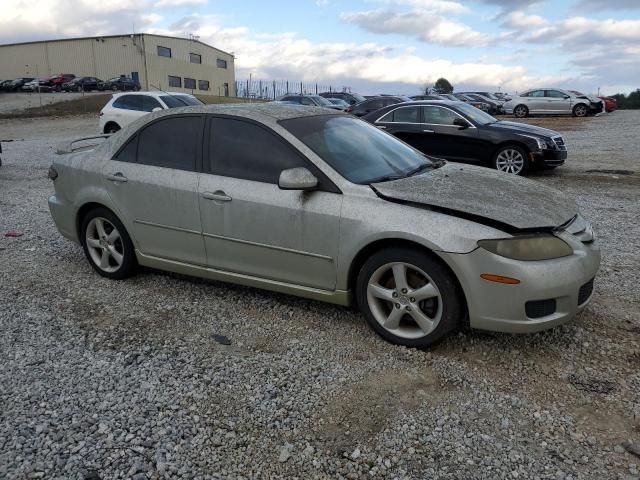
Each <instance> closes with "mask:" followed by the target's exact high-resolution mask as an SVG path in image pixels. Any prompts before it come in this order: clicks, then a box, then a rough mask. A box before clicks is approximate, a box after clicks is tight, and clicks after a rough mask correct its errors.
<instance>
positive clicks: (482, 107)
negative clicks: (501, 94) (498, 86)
mask: <svg viewBox="0 0 640 480" xmlns="http://www.w3.org/2000/svg"><path fill="white" fill-rule="evenodd" d="M452 95H453V96H454V98H455V99H456V100H458V101H460V102H464V103H466V104H468V105H471V106H472V107H476V108H478V109H480V110H482V111H483V112H488V111H489V104H488V103H485V102H480V101H478V100H474V99H473V98H471V97H468V96H466V95H464V94H463V93H454V94H452ZM450 100H453V99H450ZM453 101H455V100H453Z"/></svg>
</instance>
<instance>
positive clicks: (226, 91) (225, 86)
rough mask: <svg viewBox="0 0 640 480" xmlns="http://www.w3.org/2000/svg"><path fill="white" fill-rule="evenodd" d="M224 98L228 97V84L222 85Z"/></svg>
mask: <svg viewBox="0 0 640 480" xmlns="http://www.w3.org/2000/svg"><path fill="white" fill-rule="evenodd" d="M224 96H225V97H228V96H229V84H228V83H225V84H224Z"/></svg>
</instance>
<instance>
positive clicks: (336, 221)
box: [199, 117, 342, 290]
mask: <svg viewBox="0 0 640 480" xmlns="http://www.w3.org/2000/svg"><path fill="white" fill-rule="evenodd" d="M205 131H206V134H205V135H206V139H207V140H208V149H207V153H206V156H205V162H204V169H205V172H207V173H204V174H202V178H201V180H200V187H199V193H200V198H199V201H200V211H201V217H202V228H203V235H204V241H205V245H206V250H207V259H208V264H209V266H210V267H211V268H215V269H219V270H225V271H229V272H234V273H240V274H244V275H249V276H252V277H259V278H264V279H270V280H275V281H280V282H285V283H290V284H295V285H303V286H308V287H315V288H320V289H325V290H333V289H335V285H336V260H337V256H338V238H339V228H340V209H341V205H342V195H341V194H340V193H339V191H338V192H336V190H335V186H333V184H329V183H327V182H329V181H328V179H326V178H323V176H322V174H321V173H320V172H319V171H318V170H317V169H315V167H314V166H313V165H311V164H310V163H309V162H308V160H307V159H306V158H303V157H302V156H301V154H300V153H299V152H298V151H297V150H295V149H294V148H293V147H292V146H291V145H290V144H288V143H287V142H285V141H284V140H283V139H281V138H280V137H278V136H276V135H275V134H274V133H273V132H272V131H270V130H269V129H267V128H266V127H264V126H262V125H259V124H256V123H253V122H251V121H248V120H238V119H232V118H228V117H212V118H211V119H210V121H209V124H208V126H207V128H206V130H205ZM205 143H207V142H205ZM295 167H306V168H309V169H310V170H311V171H312V172H313V173H314V174H315V175H316V176H317V177H318V178H319V179H320V183H319V186H320V188H319V189H318V190H316V191H311V192H303V191H296V190H280V188H279V187H278V178H279V175H280V172H281V171H282V170H285V169H288V168H295Z"/></svg>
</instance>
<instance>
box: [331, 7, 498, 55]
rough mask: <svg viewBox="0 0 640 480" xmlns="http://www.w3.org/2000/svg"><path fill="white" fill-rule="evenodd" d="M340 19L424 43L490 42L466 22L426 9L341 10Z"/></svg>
mask: <svg viewBox="0 0 640 480" xmlns="http://www.w3.org/2000/svg"><path fill="white" fill-rule="evenodd" d="M340 19H341V20H342V21H344V22H346V23H350V24H353V25H357V26H359V27H361V28H363V29H365V30H367V31H369V32H373V33H384V34H398V35H408V36H413V37H415V38H418V39H419V40H422V41H423V42H427V43H433V44H436V45H442V46H447V47H463V46H464V47H481V46H486V45H488V44H489V42H490V40H491V39H490V37H489V36H488V35H486V34H483V33H480V32H476V31H475V30H473V29H472V28H470V27H468V26H467V25H465V24H463V23H459V22H455V21H453V20H448V19H446V18H445V17H442V16H438V15H434V14H432V13H428V12H422V11H412V12H406V13H395V12H391V11H389V10H370V11H367V12H355V13H343V14H341V15H340Z"/></svg>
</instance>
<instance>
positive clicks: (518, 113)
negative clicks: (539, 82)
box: [513, 105, 529, 118]
mask: <svg viewBox="0 0 640 480" xmlns="http://www.w3.org/2000/svg"><path fill="white" fill-rule="evenodd" d="M528 115H529V109H528V108H527V106H526V105H516V106H515V107H514V108H513V116H514V117H516V118H525V117H527V116H528Z"/></svg>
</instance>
